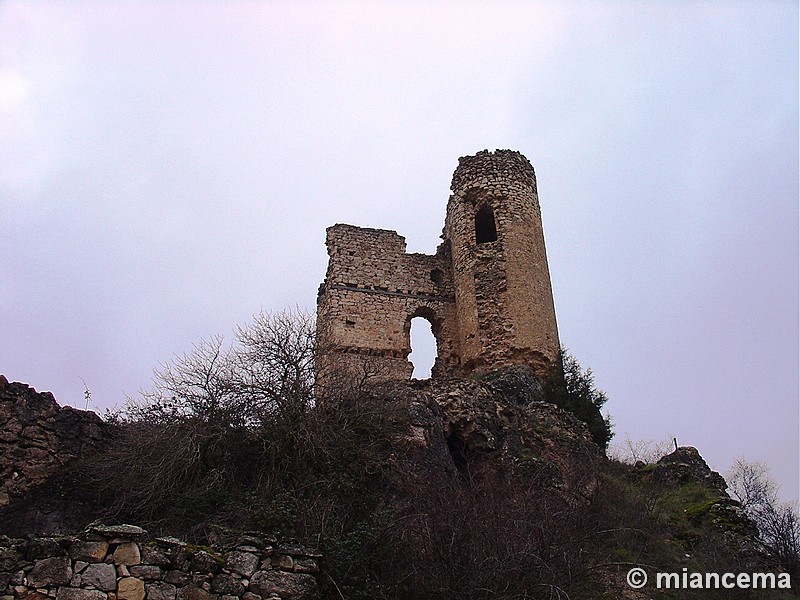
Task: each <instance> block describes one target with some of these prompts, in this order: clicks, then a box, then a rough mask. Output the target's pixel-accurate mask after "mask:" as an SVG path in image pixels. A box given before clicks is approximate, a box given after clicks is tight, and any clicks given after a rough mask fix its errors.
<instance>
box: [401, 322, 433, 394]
mask: <svg viewBox="0 0 800 600" xmlns="http://www.w3.org/2000/svg"><path fill="white" fill-rule="evenodd" d="M410 341H411V354H409V355H408V360H409V362H411V364H413V365H414V371H413V373H412V374H411V378H412V379H429V378H430V376H431V370H432V369H433V365H434V363H436V357H437V344H436V336H435V335H434V334H433V326H432V324H431V321H429V320H428V319H427V318H426V317H422V316H416V317H414V318H412V319H411V322H410Z"/></svg>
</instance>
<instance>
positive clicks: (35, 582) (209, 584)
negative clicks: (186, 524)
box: [0, 525, 322, 600]
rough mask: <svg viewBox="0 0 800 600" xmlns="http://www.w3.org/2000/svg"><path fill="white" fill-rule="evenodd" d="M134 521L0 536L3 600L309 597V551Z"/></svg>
mask: <svg viewBox="0 0 800 600" xmlns="http://www.w3.org/2000/svg"><path fill="white" fill-rule="evenodd" d="M146 535H147V532H146V531H145V530H144V529H142V528H141V527H137V526H135V525H94V526H89V528H88V529H87V530H86V531H84V532H83V533H81V534H80V535H78V536H61V537H57V538H54V537H50V538H28V539H25V540H19V539H17V540H15V539H9V538H5V537H0V599H1V600H16V599H19V600H312V599H314V598H317V597H318V593H317V591H318V588H317V574H318V573H319V571H320V569H319V560H320V559H321V558H322V556H321V555H320V554H317V553H316V552H315V551H314V550H311V549H308V548H304V547H302V546H297V545H293V544H288V545H287V544H279V543H277V542H276V541H275V540H267V539H264V538H262V537H261V536H259V535H256V534H242V535H239V536H237V537H236V538H234V539H231V540H230V542H229V543H227V544H225V545H220V546H213V547H203V546H194V545H192V544H187V543H186V542H183V541H181V540H178V539H176V538H173V537H161V538H156V539H146Z"/></svg>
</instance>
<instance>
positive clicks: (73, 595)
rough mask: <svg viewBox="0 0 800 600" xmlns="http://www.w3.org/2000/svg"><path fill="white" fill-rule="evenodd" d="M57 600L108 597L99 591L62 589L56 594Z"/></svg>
mask: <svg viewBox="0 0 800 600" xmlns="http://www.w3.org/2000/svg"><path fill="white" fill-rule="evenodd" d="M29 597H30V596H29ZM56 600H107V596H106V594H104V593H103V592H99V591H97V590H82V589H80V588H72V587H60V588H58V592H56Z"/></svg>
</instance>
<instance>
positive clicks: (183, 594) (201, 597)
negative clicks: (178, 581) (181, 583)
mask: <svg viewBox="0 0 800 600" xmlns="http://www.w3.org/2000/svg"><path fill="white" fill-rule="evenodd" d="M175 597H176V599H177V600H214V595H213V594H210V593H208V592H207V591H205V590H204V589H203V588H200V587H197V586H196V585H194V584H189V585H187V586H186V587H182V588H181V589H179V590H178V593H177V594H176V595H175Z"/></svg>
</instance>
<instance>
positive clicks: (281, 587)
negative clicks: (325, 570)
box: [250, 571, 317, 600]
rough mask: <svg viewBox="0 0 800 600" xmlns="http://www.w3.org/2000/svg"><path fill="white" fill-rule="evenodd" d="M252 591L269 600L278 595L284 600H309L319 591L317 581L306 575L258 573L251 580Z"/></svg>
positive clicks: (273, 572) (275, 572)
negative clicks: (270, 597)
mask: <svg viewBox="0 0 800 600" xmlns="http://www.w3.org/2000/svg"><path fill="white" fill-rule="evenodd" d="M250 591H251V592H254V593H256V594H260V595H261V596H262V597H265V598H268V597H269V595H270V594H273V593H274V594H278V595H279V596H280V597H281V598H282V599H283V600H309V599H311V598H313V597H314V595H315V594H316V591H317V580H316V579H314V577H313V576H311V575H308V574H306V573H287V572H286V571H258V572H257V573H256V574H255V575H253V578H252V579H251V580H250Z"/></svg>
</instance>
